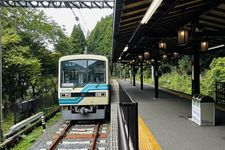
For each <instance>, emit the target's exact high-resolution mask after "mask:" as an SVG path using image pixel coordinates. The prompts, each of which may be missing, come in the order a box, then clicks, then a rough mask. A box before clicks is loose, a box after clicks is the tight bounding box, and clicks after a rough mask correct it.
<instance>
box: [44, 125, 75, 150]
mask: <svg viewBox="0 0 225 150" xmlns="http://www.w3.org/2000/svg"><path fill="white" fill-rule="evenodd" d="M71 126H72V123H69V124H68V125H67V126H66V127H65V128H64V130H63V131H62V133H61V134H60V135H59V136H58V138H57V139H56V140H54V141H53V143H52V145H51V146H50V147H49V149H48V150H54V149H55V148H56V146H57V145H58V144H59V142H60V141H61V140H62V139H63V137H64V136H65V134H66V133H67V131H68V130H69V129H70V128H71Z"/></svg>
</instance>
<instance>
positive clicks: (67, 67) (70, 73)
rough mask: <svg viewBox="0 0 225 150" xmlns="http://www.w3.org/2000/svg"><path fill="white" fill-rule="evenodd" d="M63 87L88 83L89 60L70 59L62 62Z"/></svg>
mask: <svg viewBox="0 0 225 150" xmlns="http://www.w3.org/2000/svg"><path fill="white" fill-rule="evenodd" d="M61 69H62V71H61V77H62V78H61V85H62V87H77V86H83V84H86V83H87V73H86V72H87V71H86V70H87V61H86V60H69V61H63V62H62V63H61Z"/></svg>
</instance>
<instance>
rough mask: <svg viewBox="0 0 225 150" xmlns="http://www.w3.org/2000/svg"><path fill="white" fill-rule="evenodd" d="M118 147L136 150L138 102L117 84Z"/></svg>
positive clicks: (137, 145) (137, 146)
mask: <svg viewBox="0 0 225 150" xmlns="http://www.w3.org/2000/svg"><path fill="white" fill-rule="evenodd" d="M119 104H120V105H119V107H118V122H119V128H118V130H119V131H118V134H119V135H118V138H119V149H124V150H127V149H134V150H138V148H139V144H138V103H137V102H135V101H134V100H133V99H132V98H131V97H130V96H129V94H128V93H127V91H126V90H125V89H123V87H122V86H121V85H119Z"/></svg>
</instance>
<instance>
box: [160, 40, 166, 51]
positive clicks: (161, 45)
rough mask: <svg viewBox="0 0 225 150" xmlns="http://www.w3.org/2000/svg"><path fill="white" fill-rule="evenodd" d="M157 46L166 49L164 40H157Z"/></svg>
mask: <svg viewBox="0 0 225 150" xmlns="http://www.w3.org/2000/svg"><path fill="white" fill-rule="evenodd" d="M159 48H160V49H166V42H164V41H160V42H159Z"/></svg>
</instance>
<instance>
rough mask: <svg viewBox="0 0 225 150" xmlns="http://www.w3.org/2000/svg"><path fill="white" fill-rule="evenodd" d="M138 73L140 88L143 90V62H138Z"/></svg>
mask: <svg viewBox="0 0 225 150" xmlns="http://www.w3.org/2000/svg"><path fill="white" fill-rule="evenodd" d="M140 73H141V76H140V77H141V90H143V63H142V62H141V63H140Z"/></svg>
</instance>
